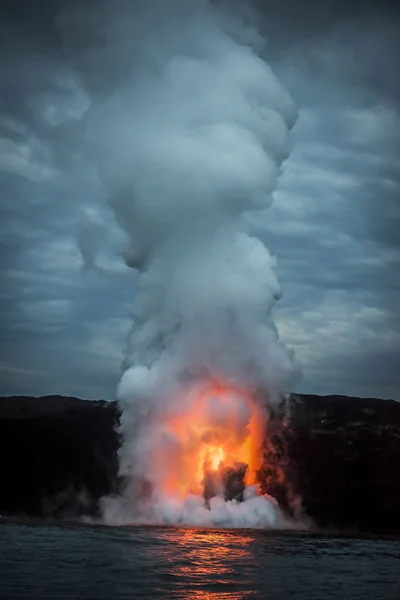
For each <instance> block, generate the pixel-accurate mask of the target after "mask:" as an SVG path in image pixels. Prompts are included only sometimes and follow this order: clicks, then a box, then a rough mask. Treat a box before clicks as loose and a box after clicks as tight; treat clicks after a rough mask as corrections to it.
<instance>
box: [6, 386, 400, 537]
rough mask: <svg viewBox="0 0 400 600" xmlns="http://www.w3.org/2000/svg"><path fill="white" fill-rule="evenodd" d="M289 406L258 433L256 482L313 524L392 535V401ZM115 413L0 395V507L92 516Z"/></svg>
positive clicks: (97, 405)
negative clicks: (261, 446)
mask: <svg viewBox="0 0 400 600" xmlns="http://www.w3.org/2000/svg"><path fill="white" fill-rule="evenodd" d="M289 404H290V408H291V409H290V418H288V414H287V411H285V410H284V407H282V409H281V410H278V411H277V413H276V414H275V415H274V416H273V418H272V419H271V421H270V424H269V428H268V432H266V443H265V463H264V467H263V469H262V470H261V472H260V481H261V482H262V486H263V490H264V491H266V492H268V493H270V494H272V495H274V496H275V497H276V498H277V499H278V501H279V503H280V505H281V506H282V507H283V509H284V510H286V511H287V512H288V513H291V514H293V513H296V512H298V513H299V514H300V513H301V511H303V512H304V513H305V514H306V515H308V516H309V517H311V519H312V520H313V521H314V523H315V524H316V525H318V526H319V527H323V528H326V529H330V530H342V531H343V530H347V531H354V532H370V533H389V534H390V533H397V534H398V533H400V476H399V474H400V402H395V401H393V400H378V399H374V398H368V399H360V398H348V397H344V396H326V397H320V396H308V395H300V394H292V395H291V398H290V402H289ZM118 419H119V412H118V408H117V405H116V403H114V402H104V401H83V400H79V399H77V398H66V397H62V396H46V397H42V398H31V397H9V398H0V463H1V486H0V514H1V515H2V516H3V517H4V516H35V517H57V518H60V517H67V518H75V517H78V516H80V515H84V514H91V515H96V514H97V511H98V503H99V499H100V498H101V497H102V496H105V495H108V494H110V493H114V492H115V491H117V489H118V486H120V485H121V483H122V482H121V481H119V480H118V476H117V473H118V460H117V452H118V448H119V438H118V434H117V433H116V425H117V423H118ZM300 498H301V503H300Z"/></svg>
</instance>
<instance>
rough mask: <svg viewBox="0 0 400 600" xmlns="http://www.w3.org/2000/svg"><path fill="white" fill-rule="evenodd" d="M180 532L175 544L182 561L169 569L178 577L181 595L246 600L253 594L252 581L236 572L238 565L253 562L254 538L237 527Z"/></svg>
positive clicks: (213, 599)
mask: <svg viewBox="0 0 400 600" xmlns="http://www.w3.org/2000/svg"><path fill="white" fill-rule="evenodd" d="M180 533H181V535H180V536H179V538H174V543H175V544H176V553H177V554H178V555H180V556H181V560H180V561H179V563H178V564H176V565H174V566H172V567H171V568H170V569H169V571H168V572H169V574H170V575H172V576H173V577H176V578H177V580H176V584H175V585H176V587H177V588H178V589H179V598H182V599H184V600H185V599H186V600H189V599H196V598H199V599H200V598H201V599H203V600H220V599H222V598H229V599H232V600H239V599H240V600H244V599H246V598H250V597H251V596H253V594H254V593H255V592H254V591H253V590H251V589H250V588H251V587H252V582H251V580H249V579H247V578H246V577H243V575H242V576H241V575H238V573H237V567H238V565H244V566H245V563H246V562H248V561H249V560H250V561H251V553H250V552H249V549H248V546H249V544H250V542H251V541H252V538H251V537H249V536H247V535H245V534H243V533H242V532H239V531H238V530H235V531H233V532H232V533H228V532H227V531H218V530H212V529H210V530H201V529H182V530H180ZM231 540H232V543H231ZM179 580H181V581H179Z"/></svg>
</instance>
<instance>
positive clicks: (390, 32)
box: [0, 0, 400, 400]
mask: <svg viewBox="0 0 400 600" xmlns="http://www.w3.org/2000/svg"><path fill="white" fill-rule="evenodd" d="M63 4H65V2H63V1H62V0H54V1H51V0H42V2H41V3H40V4H37V5H35V6H34V5H33V3H30V2H28V1H23V0H16V1H14V2H12V1H10V2H6V3H4V5H3V7H2V13H3V14H2V16H0V40H1V41H0V44H1V45H2V48H1V51H0V77H1V90H2V91H1V95H0V231H1V235H0V303H1V306H0V320H1V323H0V324H1V330H0V394H1V395H14V394H15V395H19V394H28V395H44V394H63V395H74V396H79V397H83V398H105V399H112V398H113V396H114V391H115V387H116V384H117V382H118V379H119V377H120V374H121V364H122V361H123V353H124V347H125V344H126V339H127V335H128V333H129V330H130V327H131V318H130V308H131V305H132V300H133V298H134V294H135V275H134V273H133V271H132V270H130V269H128V268H127V267H126V266H125V264H124V262H123V260H122V259H121V256H120V254H119V253H120V245H119V244H120V239H119V238H118V234H117V232H116V228H115V227H114V226H113V224H112V217H111V215H110V214H109V213H108V212H107V211H106V209H104V210H99V208H98V207H99V200H101V199H102V196H104V190H103V189H102V188H101V186H100V185H99V182H98V180H97V178H96V177H95V175H94V173H93V172H92V171H91V170H90V168H88V166H87V164H86V163H85V161H83V160H82V157H81V155H80V153H79V147H77V144H76V135H75V134H76V131H77V129H79V119H80V118H81V116H82V115H83V114H84V112H85V110H86V109H87V108H88V103H89V100H88V98H87V96H85V94H84V93H83V92H82V90H81V89H80V88H79V86H78V85H77V83H76V81H75V79H74V77H73V75H72V74H71V68H70V65H69V63H68V57H67V56H66V55H65V52H64V51H63V46H62V43H61V40H60V35H59V31H58V29H57V25H56V23H57V14H58V11H59V10H60V8H61V7H62V5H63ZM117 4H118V3H115V5H116V6H117ZM257 4H258V9H259V11H260V13H259V16H258V25H259V28H260V30H261V31H262V33H263V35H265V36H266V38H267V45H266V49H265V50H264V55H265V57H266V59H267V60H268V62H269V63H270V64H271V66H272V67H273V69H274V71H275V72H276V74H277V75H278V77H279V78H280V80H281V81H282V82H283V83H284V85H285V86H286V87H287V89H288V90H289V91H290V93H291V95H292V97H293V98H294V100H295V102H296V104H297V106H298V109H299V118H298V121H297V123H296V125H295V127H294V129H293V131H292V134H291V143H292V150H291V153H290V156H289V158H288V159H287V160H286V161H285V163H284V166H283V174H282V176H281V178H280V180H279V185H278V189H277V190H276V193H275V194H274V198H275V201H274V204H273V206H272V207H271V208H269V209H268V210H267V211H265V213H263V214H261V215H260V214H259V215H257V217H254V218H253V226H254V230H255V231H257V235H258V236H259V237H260V238H261V239H262V240H263V241H264V242H265V243H266V245H267V246H268V247H269V249H270V250H271V252H272V253H273V254H274V255H276V256H277V260H278V275H279V279H280V281H281V283H282V286H283V290H284V293H283V297H282V299H281V300H280V301H279V302H278V303H277V305H276V307H275V308H274V312H273V317H274V320H275V322H276V324H277V327H278V330H279V333H280V337H281V339H282V341H283V342H284V343H285V344H287V346H289V347H290V348H291V349H293V351H294V352H295V355H296V358H297V361H298V362H299V363H300V365H301V368H302V378H301V380H300V381H299V383H298V384H297V385H296V389H295V390H294V391H298V392H304V393H316V394H345V395H350V396H365V397H371V396H376V397H382V398H394V399H398V400H400V369H399V368H398V367H399V365H400V316H399V309H398V307H399V306H400V234H399V231H400V161H399V156H400V154H399V152H400V78H399V77H398V62H399V58H400V55H399V54H400V53H399V45H400V42H399V41H398V39H397V38H398V36H397V32H398V29H399V25H400V23H399V20H400V14H399V12H396V9H395V4H396V3H390V2H382V1H381V2H378V1H376V2H361V1H359V2H353V3H352V4H349V3H348V2H344V1H341V0H329V1H327V2H324V3H317V2H315V3H313V2H311V1H309V0H307V1H304V2H302V3H299V2H297V1H295V0H284V1H280V2H279V3H277V6H276V5H274V3H273V2H270V1H265V2H261V0H260V1H258V2H257ZM77 44H78V46H79V40H78V41H77ZM78 51H79V47H78ZM111 72H112V71H109V73H111ZM110 76H111V75H110ZM88 228H90V229H88ZM89 233H90V235H89ZM103 239H107V240H108V241H109V243H108V244H107V245H106V250H104V249H102V248H103V246H102V244H101V241H102V240H103ZM97 246H98V247H99V249H100V251H99V254H98V257H97V259H96V265H97V268H95V269H90V268H89V269H88V268H82V265H83V259H82V254H83V255H84V256H85V257H86V263H90V262H91V260H92V257H93V256H94V255H95V253H96V250H97Z"/></svg>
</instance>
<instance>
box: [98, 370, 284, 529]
mask: <svg viewBox="0 0 400 600" xmlns="http://www.w3.org/2000/svg"><path fill="white" fill-rule="evenodd" d="M175 400H176V401H175V402H174V403H172V402H171V403H167V404H166V405H165V408H164V410H157V411H156V412H152V413H150V414H149V415H148V417H147V420H146V422H145V423H144V424H143V428H142V429H141V431H140V432H139V433H138V435H137V437H136V445H135V448H133V452H134V453H135V455H137V456H140V458H141V460H140V461H139V463H138V466H139V468H140V470H139V471H138V472H136V473H131V474H130V476H129V477H128V488H127V490H126V493H125V495H124V498H107V499H105V505H104V509H105V510H104V512H105V515H106V521H107V522H109V523H111V524H133V523H152V524H160V523H171V524H177V525H179V524H184V525H202V526H217V527H225V526H229V527H279V528H287V527H292V525H291V524H290V523H288V522H287V520H286V519H285V518H284V517H283V515H282V514H281V512H280V509H279V507H278V503H277V501H276V500H275V499H274V498H273V497H271V496H269V495H268V494H262V493H261V490H260V485H259V484H258V483H257V473H258V470H259V469H260V468H261V466H262V462H263V456H262V443H263V437H264V435H265V431H266V427H267V420H268V414H267V411H266V409H265V408H264V407H263V406H262V404H261V403H260V402H259V399H257V398H256V397H253V396H252V395H251V394H250V393H248V392H246V391H244V390H241V389H239V388H236V387H235V386H231V385H229V384H221V383H219V382H215V381H213V382H207V383H201V384H196V385H193V386H192V387H188V388H187V389H186V390H185V392H183V393H182V394H181V395H180V396H179V397H177V398H176V399H175ZM140 452H142V454H141V455H140Z"/></svg>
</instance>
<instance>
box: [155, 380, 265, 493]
mask: <svg viewBox="0 0 400 600" xmlns="http://www.w3.org/2000/svg"><path fill="white" fill-rule="evenodd" d="M178 406H179V412H178V413H177V414H172V415H165V414H164V415H163V417H162V427H163V428H164V431H165V433H164V436H163V439H164V440H165V435H166V436H167V437H169V438H170V440H171V442H172V443H173V445H174V447H175V450H176V451H175V452H174V453H173V456H171V460H168V461H167V462H166V463H165V464H164V473H165V476H164V480H163V482H162V483H161V486H160V487H162V489H163V490H164V491H165V493H166V494H167V495H168V496H171V495H172V496H180V497H182V498H184V497H185V496H187V495H190V494H195V495H204V497H205V498H206V500H209V499H210V498H211V497H212V496H217V495H220V494H223V495H225V497H227V496H233V497H236V496H237V498H236V499H238V497H239V496H241V493H240V492H241V491H242V490H238V493H237V494H235V493H234V490H232V489H226V487H227V484H228V487H229V474H232V473H235V472H236V473H238V474H239V473H241V474H242V478H243V476H244V479H245V484H246V485H253V484H255V482H256V472H257V470H258V469H259V468H260V466H261V462H262V457H261V444H262V440H263V438H262V436H263V433H264V432H265V426H266V417H267V415H266V414H265V413H264V411H263V410H262V409H261V408H260V407H259V406H258V405H257V404H256V402H255V401H254V400H253V398H252V397H251V396H250V395H249V394H248V393H246V392H244V391H242V390H239V389H237V388H235V387H232V386H229V385H223V384H220V383H218V382H213V383H207V384H203V385H200V386H196V387H194V388H193V389H191V390H188V391H187V393H186V395H185V398H184V399H182V401H180V402H179V403H178ZM164 456H165V446H164V444H163V443H161V445H160V447H159V448H157V449H156V452H155V455H154V460H156V461H158V462H160V461H161V462H164ZM231 479H232V477H231Z"/></svg>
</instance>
